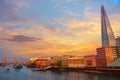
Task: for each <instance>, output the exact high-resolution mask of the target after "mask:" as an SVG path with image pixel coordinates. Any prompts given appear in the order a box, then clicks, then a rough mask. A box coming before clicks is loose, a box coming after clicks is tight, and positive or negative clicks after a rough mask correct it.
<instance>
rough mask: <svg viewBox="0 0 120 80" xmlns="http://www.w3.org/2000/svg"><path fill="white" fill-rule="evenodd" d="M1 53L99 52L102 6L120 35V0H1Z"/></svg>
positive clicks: (4, 55)
mask: <svg viewBox="0 0 120 80" xmlns="http://www.w3.org/2000/svg"><path fill="white" fill-rule="evenodd" d="M0 4H1V5H0V7H1V8H0V11H1V14H0V45H2V46H1V47H0V56H1V58H3V57H20V58H29V57H32V56H33V57H34V56H52V55H64V54H75V55H89V54H96V48H97V47H100V46H101V33H100V30H101V22H100V15H101V14H100V7H101V5H102V4H103V5H104V7H105V9H106V12H107V15H108V17H109V20H110V23H111V26H112V29H113V32H114V33H115V35H116V36H120V35H119V34H120V30H119V20H120V19H119V17H120V11H119V8H120V0H109V1H108V0H97V1H96V2H94V1H93V0H91V1H89V0H60V1H59V0H36V1H32V0H20V1H15V0H11V1H8V0H1V1H0Z"/></svg>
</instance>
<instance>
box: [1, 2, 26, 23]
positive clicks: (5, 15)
mask: <svg viewBox="0 0 120 80" xmlns="http://www.w3.org/2000/svg"><path fill="white" fill-rule="evenodd" d="M25 7H27V3H26V2H25V1H14V0H11V1H9V0H0V21H1V22H5V21H16V20H21V19H22V18H23V17H21V16H23V15H22V14H21V12H20V10H21V9H22V8H25ZM22 20H24V19H22Z"/></svg>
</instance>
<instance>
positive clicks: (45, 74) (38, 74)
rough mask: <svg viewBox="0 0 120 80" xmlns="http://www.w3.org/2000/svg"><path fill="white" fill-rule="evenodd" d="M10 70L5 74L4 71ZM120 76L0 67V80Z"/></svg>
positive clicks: (108, 78)
mask: <svg viewBox="0 0 120 80" xmlns="http://www.w3.org/2000/svg"><path fill="white" fill-rule="evenodd" d="M8 68H9V69H10V71H9V72H6V69H8ZM119 79H120V76H115V75H105V74H92V73H81V72H73V71H65V70H58V71H49V70H47V71H32V70H31V69H29V68H26V67H23V68H22V69H21V70H15V69H13V68H12V65H9V66H6V67H0V80H119Z"/></svg>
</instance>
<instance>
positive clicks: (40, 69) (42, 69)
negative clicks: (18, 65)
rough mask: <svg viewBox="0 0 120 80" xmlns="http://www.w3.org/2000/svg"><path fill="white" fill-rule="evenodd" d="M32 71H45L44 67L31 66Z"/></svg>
mask: <svg viewBox="0 0 120 80" xmlns="http://www.w3.org/2000/svg"><path fill="white" fill-rule="evenodd" d="M32 71H45V69H44V68H33V69H32Z"/></svg>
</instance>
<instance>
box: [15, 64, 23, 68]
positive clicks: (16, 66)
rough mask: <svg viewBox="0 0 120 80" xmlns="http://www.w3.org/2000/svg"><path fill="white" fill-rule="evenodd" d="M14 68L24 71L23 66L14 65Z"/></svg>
mask: <svg viewBox="0 0 120 80" xmlns="http://www.w3.org/2000/svg"><path fill="white" fill-rule="evenodd" d="M13 67H14V68H15V69H22V67H23V66H22V65H21V64H16V65H13Z"/></svg>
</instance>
